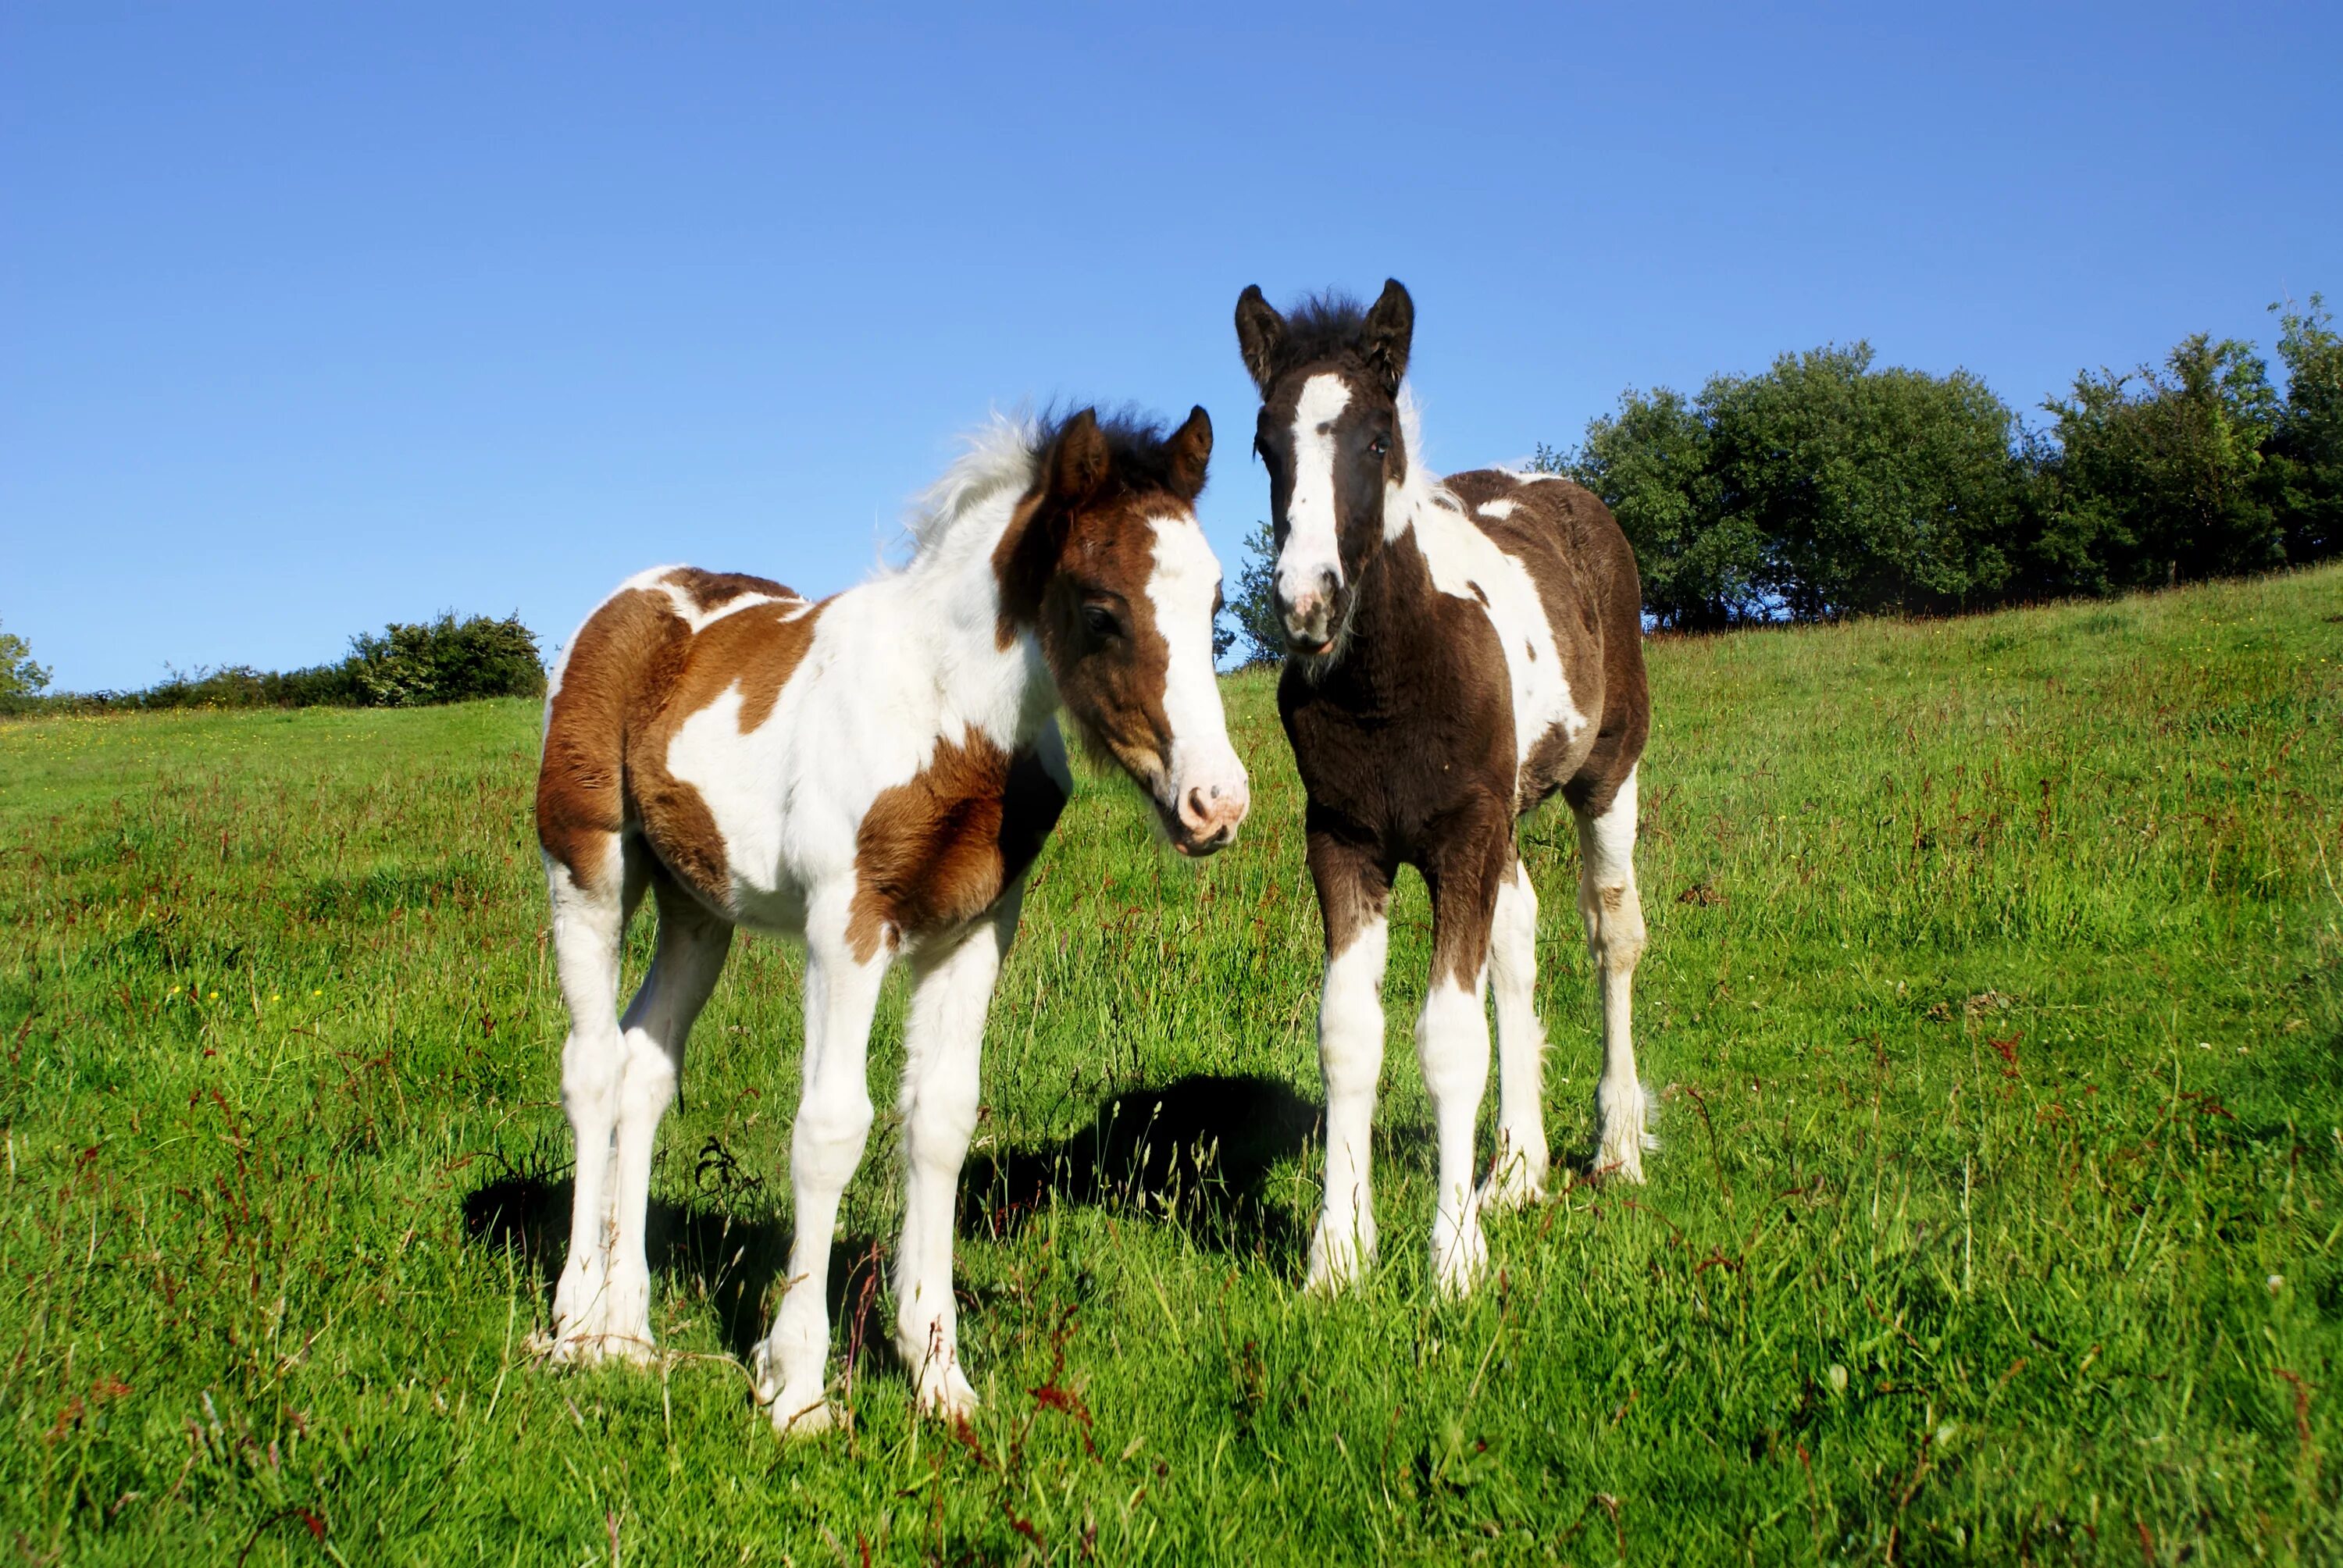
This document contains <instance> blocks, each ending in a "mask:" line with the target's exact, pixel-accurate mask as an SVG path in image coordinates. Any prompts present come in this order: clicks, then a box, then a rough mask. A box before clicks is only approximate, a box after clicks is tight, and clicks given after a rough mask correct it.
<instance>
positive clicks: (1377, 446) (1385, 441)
mask: <svg viewBox="0 0 2343 1568" xmlns="http://www.w3.org/2000/svg"><path fill="white" fill-rule="evenodd" d="M1367 450H1368V451H1370V452H1373V454H1374V455H1375V456H1376V457H1382V456H1383V455H1384V454H1385V453H1387V452H1389V451H1390V450H1391V437H1389V436H1378V437H1375V438H1374V439H1373V440H1372V441H1370V442H1368V443H1367Z"/></svg>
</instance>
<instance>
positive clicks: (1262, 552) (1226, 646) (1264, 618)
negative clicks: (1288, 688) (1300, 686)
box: [1212, 522, 1285, 665]
mask: <svg viewBox="0 0 2343 1568" xmlns="http://www.w3.org/2000/svg"><path fill="white" fill-rule="evenodd" d="M1231 649H1234V650H1235V651H1236V653H1237V656H1238V658H1237V662H1238V663H1239V664H1241V665H1252V664H1269V665H1275V664H1282V663H1283V662H1284V661H1285V621H1284V618H1282V617H1281V616H1280V615H1279V614H1278V613H1277V537H1276V535H1275V533H1274V532H1273V531H1272V529H1271V528H1270V526H1269V525H1268V524H1267V523H1265V522H1262V523H1255V524H1254V525H1253V530H1252V534H1251V535H1249V536H1248V537H1247V538H1246V539H1245V558H1244V564H1243V565H1242V566H1241V567H1239V568H1237V591H1236V597H1235V598H1232V599H1230V600H1229V601H1228V603H1227V607H1226V608H1223V609H1222V611H1221V614H1220V618H1219V620H1218V621H1216V622H1215V624H1214V626H1213V628H1212V657H1213V658H1214V659H1216V660H1217V659H1220V658H1225V657H1227V655H1228V653H1229V652H1230V650H1231Z"/></svg>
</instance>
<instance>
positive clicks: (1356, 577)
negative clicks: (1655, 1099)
mask: <svg viewBox="0 0 2343 1568" xmlns="http://www.w3.org/2000/svg"><path fill="white" fill-rule="evenodd" d="M1236 322H1237V341H1238V344H1239V346H1240V347H1241V348H1242V351H1243V354H1244V362H1245V367H1246V368H1247V369H1248V370H1250V371H1251V372H1252V378H1253V380H1254V382H1255V383H1256V384H1257V385H1258V386H1259V387H1260V388H1261V395H1262V410H1261V421H1260V427H1259V432H1258V434H1257V436H1256V437H1255V439H1254V449H1255V450H1256V451H1257V452H1258V453H1259V454H1260V455H1261V458H1262V463H1263V464H1264V465H1265V466H1266V467H1267V468H1268V470H1269V483H1270V505H1271V508H1272V514H1271V515H1272V519H1273V523H1274V528H1275V533H1276V538H1277V543H1278V557H1277V604H1278V609H1279V613H1280V614H1281V615H1282V617H1283V618H1284V622H1285V631H1286V636H1287V638H1288V642H1289V645H1290V652H1291V657H1290V658H1288V659H1287V661H1286V667H1285V674H1284V678H1283V679H1282V681H1281V682H1280V684H1279V686H1278V708H1279V711H1280V712H1281V713H1282V716H1283V718H1284V720H1285V733H1286V737H1287V739H1289V740H1291V741H1292V745H1293V755H1294V759H1295V761H1296V762H1297V763H1298V764H1299V765H1300V768H1301V772H1302V784H1303V786H1304V787H1305V788H1306V789H1307V790H1308V792H1309V806H1308V815H1307V820H1306V827H1307V829H1308V839H1309V857H1310V871H1311V875H1312V879H1314V880H1315V881H1316V883H1317V886H1318V902H1319V909H1320V911H1321V912H1322V914H1323V916H1324V918H1325V922H1326V978H1325V990H1324V995H1323V997H1322V1001H1321V1003H1320V1008H1319V1014H1318V1039H1319V1060H1320V1064H1321V1066H1322V1068H1323V1070H1324V1072H1325V1077H1326V1196H1325V1208H1324V1211H1323V1213H1322V1216H1321V1218H1320V1220H1319V1223H1318V1231H1317V1234H1316V1236H1315V1237H1314V1239H1313V1240H1312V1242H1311V1245H1310V1273H1309V1281H1310V1284H1311V1285H1312V1288H1314V1289H1319V1290H1332V1289H1335V1288H1338V1287H1340V1286H1341V1285H1342V1284H1343V1283H1344V1282H1347V1281H1348V1280H1350V1279H1351V1278H1352V1277H1353V1275H1354V1274H1355V1273H1356V1272H1357V1271H1358V1270H1359V1268H1360V1267H1361V1266H1362V1265H1363V1263H1364V1262H1365V1261H1367V1260H1368V1259H1370V1258H1372V1257H1373V1253H1374V1248H1375V1219H1374V1207H1373V1199H1372V1195H1371V1192H1370V1188H1369V1181H1368V1158H1369V1151H1368V1143H1367V1139H1368V1132H1369V1126H1370V1123H1371V1122H1372V1121H1373V1115H1374V1100H1375V1088H1376V1082H1377V1080H1378V1079H1379V1077H1380V1076H1381V1074H1382V1070H1383V966H1384V953H1385V932H1384V923H1383V908H1384V902H1385V900H1386V899H1387V898H1388V897H1389V895H1390V892H1391V885H1392V878H1393V874H1394V873H1395V872H1396V871H1397V870H1398V869H1399V867H1400V866H1402V865H1403V864H1405V865H1412V866H1414V867H1415V868H1416V869H1418V870H1419V871H1420V872H1421V873H1422V874H1423V879H1424V883H1425V885H1426V887H1427V888H1428V889H1429V890H1430V892H1431V895H1432V910H1433V917H1432V918H1433V961H1432V969H1433V973H1432V985H1431V989H1430V993H1429V995H1428V996H1427V997H1426V999H1425V1000H1424V1005H1423V1016H1422V1017H1421V1018H1420V1019H1419V1020H1417V1023H1416V1034H1415V1039H1416V1053H1417V1057H1418V1060H1420V1061H1421V1062H1422V1064H1423V1079H1424V1087H1425V1090H1426V1091H1428V1093H1429V1094H1430V1096H1431V1100H1432V1106H1433V1119H1434V1121H1435V1122H1436V1123H1437V1126H1438V1134H1439V1141H1440V1152H1439V1180H1440V1190H1439V1199H1438V1207H1437V1210H1436V1211H1435V1213H1434V1216H1433V1228H1432V1261H1433V1271H1434V1273H1435V1275H1436V1276H1437V1278H1438V1279H1439V1280H1440V1282H1442V1284H1443V1286H1444V1287H1445V1288H1447V1289H1448V1290H1451V1291H1463V1290H1464V1289H1466V1288H1468V1287H1469V1286H1470V1285H1471V1284H1472V1282H1473V1279H1474V1278H1475V1277H1476V1276H1477V1275H1478V1274H1479V1272H1480V1271H1481V1270H1482V1267H1483V1263H1484V1262H1485V1261H1486V1258H1487V1248H1486V1245H1485V1243H1484V1242H1483V1240H1482V1236H1481V1221H1480V1213H1481V1210H1482V1209H1483V1207H1487V1206H1511V1205H1513V1204H1517V1203H1521V1202H1525V1201H1530V1200H1532V1199H1534V1198H1535V1197H1536V1196H1537V1195H1539V1194H1540V1193H1541V1192H1542V1191H1543V1190H1544V1181H1545V1175H1546V1163H1547V1156H1546V1143H1545V1124H1544V1115H1543V1109H1542V1104H1541V1097H1542V1094H1543V1089H1542V1085H1541V1081H1540V1058H1541V1055H1542V1053H1543V1051H1544V1047H1545V1040H1544V1033H1543V1032H1542V1031H1541V1030H1540V1028H1539V1025H1538V1020H1537V1012H1536V1009H1535V1006H1534V997H1533V992H1534V984H1535V980H1536V973H1537V891H1536V890H1535V889H1534V888H1533V887H1532V886H1531V885H1530V879H1529V876H1528V874H1527V872H1526V871H1525V870H1524V869H1523V865H1522V861H1521V858H1520V856H1519V854H1518V853H1517V852H1516V850H1515V848H1514V839H1513V834H1514V825H1515V823H1516V822H1517V821H1518V820H1519V819H1521V818H1522V817H1523V816H1524V815H1525V814H1526V813H1528V812H1529V811H1530V810H1532V809H1534V808H1535V807H1536V806H1537V805H1538V804H1539V803H1540V802H1541V801H1543V800H1544V799H1546V798H1547V797H1548V796H1549V795H1552V794H1554V792H1555V791H1557V790H1559V791H1560V792H1561V793H1562V796H1563V798H1564V799H1565V800H1567V801H1568V802H1569V803H1570V809H1571V810H1572V811H1573V812H1574V814H1575V815H1576V816H1577V819H1578V843H1579V853H1580V869H1579V884H1578V908H1579V912H1580V914H1581V915H1582V916H1583V917H1584V921H1585V926H1586V939H1587V943H1588V945H1589V947H1590V948H1591V949H1592V950H1593V951H1594V962H1595V967H1596V969H1597V970H1598V971H1599V972H1600V974H1601V977H1602V988H1603V1030H1604V1069H1603V1079H1602V1083H1601V1087H1600V1088H1599V1089H1598V1090H1597V1091H1596V1097H1595V1098H1596V1105H1597V1110H1598V1113H1599V1115H1600V1117H1601V1121H1602V1141H1601V1146H1600V1150H1599V1151H1598V1153H1597V1155H1596V1165H1597V1168H1598V1169H1602V1170H1607V1171H1613V1172H1615V1173H1616V1174H1618V1175H1621V1176H1624V1177H1625V1178H1627V1179H1628V1180H1630V1181H1641V1180H1642V1179H1643V1151H1644V1147H1645V1137H1644V1090H1643V1087H1642V1085H1641V1084H1640V1083H1639V1082H1638V1081H1637V1080H1636V1077H1635V1054H1634V1042H1633V1040H1632V1038H1631V1034H1630V1030H1629V992H1630V988H1631V985H1632V981H1633V979H1634V972H1635V960H1636V959H1637V957H1638V956H1639V955H1640V954H1641V953H1642V952H1643V950H1644V917H1643V911H1642V907H1641V905H1640V904H1639V903H1638V901H1637V899H1636V893H1635V867H1634V848H1635V765H1636V761H1637V759H1639V758H1640V757H1641V756H1642V754H1643V749H1644V735H1645V733H1646V732H1647V731H1648V729H1649V728H1650V709H1649V704H1648V701H1647V699H1646V698H1645V695H1644V652H1643V618H1642V616H1643V589H1642V585H1641V583H1640V581H1639V579H1638V578H1637V577H1636V573H1635V558H1634V552H1633V551H1632V550H1631V549H1630V548H1628V545H1627V540H1626V538H1625V536H1624V535H1623V534H1621V532H1620V531H1619V526H1618V524H1617V523H1616V522H1614V520H1613V519H1612V517H1611V514H1610V512H1609V511H1608V510H1606V509H1605V508H1604V506H1603V503H1602V502H1600V501H1598V500H1597V499H1595V498H1594V496H1593V495H1591V494H1589V493H1588V492H1587V491H1585V490H1584V489H1582V488H1580V487H1578V486H1576V485H1574V484H1571V483H1569V482H1568V481H1566V480H1562V479H1557V478H1555V477H1552V476H1550V475H1544V474H1516V473H1507V472H1503V471H1500V470H1496V469H1481V470H1478V471H1475V472H1473V473H1468V474H1452V475H1450V476H1449V477H1447V478H1445V479H1442V478H1439V477H1436V476H1434V475H1433V474H1432V473H1430V472H1428V471H1427V470H1426V469H1424V467H1423V466H1422V465H1421V464H1420V463H1419V462H1418V461H1417V452H1416V448H1417V447H1418V445H1419V443H1418V440H1417V435H1416V429H1415V420H1414V411H1413V404H1412V401H1411V399H1410V397H1409V396H1408V394H1407V393H1406V392H1405V391H1404V390H1403V387H1402V386H1401V381H1402V378H1403V377H1404V376H1405V374H1406V371H1407V361H1408V350H1409V346H1410V342H1411V339H1412V338H1413V332H1414V322H1415V307H1414V305H1413V302H1412V301H1411V300H1410V299H1409V298H1408V294H1407V291H1406V290H1405V289H1403V288H1402V287H1401V286H1399V285H1398V284H1397V283H1396V282H1393V283H1389V284H1386V285H1385V286H1384V288H1383V296H1382V297H1381V298H1379V299H1377V300H1376V301H1375V304H1374V306H1373V308H1372V309H1367V310H1362V309H1361V308H1360V307H1358V306H1357V305H1355V304H1353V303H1352V302H1349V301H1347V300H1343V299H1339V298H1332V297H1326V298H1320V299H1315V300H1311V301H1306V302H1304V303H1303V304H1302V306H1301V307H1298V308H1296V309H1295V310H1294V311H1293V313H1292V315H1291V316H1281V315H1280V314H1278V312H1277V311H1276V310H1274V309H1272V307H1270V305H1269V304H1268V302H1267V301H1266V300H1264V299H1263V298H1262V294H1261V290H1260V289H1258V288H1248V289H1246V290H1245V291H1244V294H1243V296H1242V297H1240V298H1239V299H1238V301H1237V312H1236ZM1490 981H1493V982H1494V984H1495V989H1496V996H1497V1043H1498V1051H1499V1056H1500V1059H1501V1068H1500V1072H1499V1079H1498V1086H1499V1108H1498V1116H1497V1150H1496V1158H1495V1161H1494V1164H1493V1166H1492V1167H1491V1168H1490V1170H1489V1174H1488V1176H1487V1178H1486V1180H1485V1181H1483V1182H1482V1183H1480V1184H1479V1185H1478V1186H1477V1187H1476V1186H1475V1184H1474V1181H1473V1178H1474V1176H1475V1174H1476V1170H1475V1163H1474V1160H1473V1121H1474V1118H1475V1117H1476V1116H1477V1115H1478V1113H1479V1111H1480V1105H1481V1094H1482V1091H1483V1088H1484V1087H1485V1086H1486V1084H1487V1081H1488V1075H1489V1026H1488V1020H1487V1017H1486V1014H1485V1012H1484V1010H1483V1009H1484V1005H1485V1004H1484V1002H1483V987H1484V985H1485V984H1487V983H1488V982H1490Z"/></svg>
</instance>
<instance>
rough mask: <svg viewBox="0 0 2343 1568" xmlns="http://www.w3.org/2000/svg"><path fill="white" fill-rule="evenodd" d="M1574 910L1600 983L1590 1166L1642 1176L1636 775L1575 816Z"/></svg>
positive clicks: (1645, 1144) (1647, 1141) (1646, 1143)
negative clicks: (1599, 1076)
mask: <svg viewBox="0 0 2343 1568" xmlns="http://www.w3.org/2000/svg"><path fill="white" fill-rule="evenodd" d="M1578 858H1579V869H1578V912H1579V915H1580V917H1581V918H1582V919H1583V920H1584V921H1585V923H1586V946H1587V950H1588V951H1589V952H1590V953H1591V954H1593V956H1594V971H1595V974H1596V977H1597V978H1598V980H1600V982H1601V984H1602V987H1603V1081H1602V1083H1601V1085H1600V1086H1599V1087H1598V1088H1597V1089H1596V1090H1595V1091H1594V1106H1595V1112H1596V1115H1597V1116H1598V1118H1599V1119H1600V1121H1601V1122H1602V1135H1601V1142H1600V1143H1599V1144H1598V1146H1597V1148H1596V1151H1595V1155H1594V1169H1595V1171H1597V1172H1608V1173H1612V1174H1615V1175H1618V1176H1621V1177H1624V1178H1625V1179H1626V1180H1627V1181H1642V1180H1643V1179H1644V1150H1645V1149H1648V1148H1651V1147H1653V1146H1654V1145H1653V1141H1652V1140H1651V1138H1650V1137H1649V1136H1648V1135H1647V1134H1646V1133H1645V1132H1644V1117H1645V1112H1646V1110H1647V1106H1646V1102H1645V1097H1644V1086H1643V1084H1642V1083H1641V1081H1638V1080H1637V1078H1636V1077H1635V1041H1634V1016H1633V1015H1634V982H1635V961H1636V960H1638V959H1640V958H1642V957H1643V955H1644V905H1643V900H1642V899H1641V898H1640V897H1639V896H1638V894H1637V892H1636V890H1635V774H1634V770H1633V769H1630V770H1629V771H1628V774H1627V777H1626V778H1625V779H1624V780H1622V781H1621V783H1620V785H1619V792H1618V794H1617V795H1615V796H1614V797H1613V799H1612V801H1611V803H1610V805H1609V806H1607V807H1606V808H1604V810H1603V811H1602V812H1601V813H1600V814H1599V815H1594V816H1588V815H1584V814H1582V815H1580V817H1579V819H1578Z"/></svg>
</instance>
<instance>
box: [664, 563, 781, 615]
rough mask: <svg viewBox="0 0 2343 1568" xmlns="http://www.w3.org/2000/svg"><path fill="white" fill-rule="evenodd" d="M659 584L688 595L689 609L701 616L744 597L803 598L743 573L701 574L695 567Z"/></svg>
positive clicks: (679, 570) (672, 574)
mask: <svg viewBox="0 0 2343 1568" xmlns="http://www.w3.org/2000/svg"><path fill="white" fill-rule="evenodd" d="M659 581H661V582H663V583H665V584H667V586H668V587H669V588H676V589H678V590H679V591H681V592H683V593H685V594H689V596H690V598H691V606H692V608H694V609H696V610H698V611H699V613H700V614H702V615H706V614H707V613H708V612H709V610H712V609H721V608H723V607H724V606H726V605H728V604H730V603H731V602H732V601H733V600H734V599H736V598H740V597H742V596H743V595H745V594H763V595H765V596H766V597H767V598H802V597H803V596H802V595H800V594H799V593H798V592H796V591H795V590H794V589H791V588H783V587H782V586H781V585H780V584H779V583H777V582H775V581H774V580H773V579H772V578H760V577H751V576H749V574H748V573H747V572H711V571H703V570H701V569H700V568H698V567H678V568H675V570H673V571H671V572H669V573H668V574H667V575H666V576H665V577H662V578H659Z"/></svg>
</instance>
